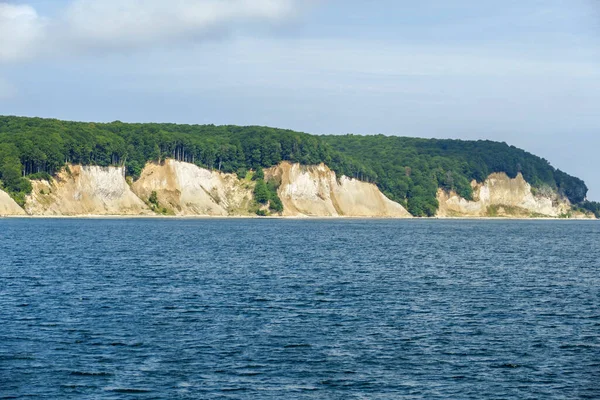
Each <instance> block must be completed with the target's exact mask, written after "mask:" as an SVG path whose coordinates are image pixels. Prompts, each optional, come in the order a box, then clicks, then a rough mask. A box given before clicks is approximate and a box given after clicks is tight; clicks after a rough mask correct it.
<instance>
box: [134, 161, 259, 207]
mask: <svg viewBox="0 0 600 400" xmlns="http://www.w3.org/2000/svg"><path fill="white" fill-rule="evenodd" d="M253 187H254V185H253V184H252V183H250V182H247V181H245V180H239V179H238V178H237V176H236V175H234V174H224V173H220V172H217V171H209V170H206V169H203V168H200V167H198V166H196V165H194V164H189V163H185V162H180V161H175V160H166V161H165V162H164V163H162V164H156V163H149V164H147V165H146V167H145V168H144V170H143V171H142V174H141V176H140V178H139V179H138V180H137V181H136V182H135V183H134V184H133V185H132V188H133V191H134V192H135V193H136V194H137V195H138V196H139V197H140V198H141V199H144V201H148V199H149V198H150V196H151V194H152V192H156V194H157V200H158V204H159V205H158V208H159V209H160V210H162V208H165V209H166V211H167V212H168V213H171V214H175V215H206V216H227V215H249V208H250V205H251V202H252V189H253Z"/></svg>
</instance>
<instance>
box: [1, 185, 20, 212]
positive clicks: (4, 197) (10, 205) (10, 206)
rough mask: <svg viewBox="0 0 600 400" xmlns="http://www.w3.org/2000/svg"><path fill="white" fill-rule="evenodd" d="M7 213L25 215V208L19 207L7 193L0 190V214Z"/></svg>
mask: <svg viewBox="0 0 600 400" xmlns="http://www.w3.org/2000/svg"><path fill="white" fill-rule="evenodd" d="M8 215H25V210H23V209H22V208H21V207H19V205H18V204H17V203H16V202H15V201H14V200H13V199H12V198H11V197H10V196H9V195H8V193H6V192H3V191H2V190H0V216H8Z"/></svg>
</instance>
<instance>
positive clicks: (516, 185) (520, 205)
mask: <svg viewBox="0 0 600 400" xmlns="http://www.w3.org/2000/svg"><path fill="white" fill-rule="evenodd" d="M471 186H472V187H473V200H472V201H469V200H466V199H464V198H462V197H460V196H459V195H457V194H456V193H454V192H450V193H448V192H445V191H443V190H441V189H440V190H438V193H437V199H438V202H439V204H440V207H439V209H438V213H437V215H438V216H439V217H560V216H566V215H571V216H573V217H583V218H585V215H584V214H581V213H572V212H571V204H570V203H569V200H567V199H566V198H563V197H561V196H559V195H558V194H556V193H554V192H551V191H547V192H546V193H543V194H542V193H537V194H534V191H532V187H531V185H530V184H529V183H527V182H526V181H525V179H524V178H523V176H522V175H521V174H519V175H517V177H516V178H514V179H511V178H509V177H508V176H507V175H506V174H504V173H495V174H492V175H490V176H489V177H488V179H487V180H486V181H485V182H484V183H482V184H478V183H477V182H475V181H473V182H472V183H471Z"/></svg>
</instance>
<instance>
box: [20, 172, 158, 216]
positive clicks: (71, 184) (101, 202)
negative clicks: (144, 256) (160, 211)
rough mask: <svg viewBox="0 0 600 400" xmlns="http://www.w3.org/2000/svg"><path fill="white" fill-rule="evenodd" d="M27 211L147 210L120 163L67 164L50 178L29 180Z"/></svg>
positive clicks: (137, 212)
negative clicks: (129, 182)
mask: <svg viewBox="0 0 600 400" xmlns="http://www.w3.org/2000/svg"><path fill="white" fill-rule="evenodd" d="M31 183H32V186H33V191H32V192H31V194H30V195H29V196H28V198H27V201H26V204H25V210H26V211H27V213H28V214H31V215H65V216H73V215H140V214H150V210H149V209H148V207H147V206H146V204H144V202H143V201H142V200H140V199H139V198H138V197H137V196H136V195H135V194H134V193H133V192H132V191H131V189H130V188H129V185H128V184H127V182H126V181H125V177H124V171H123V168H122V167H98V166H81V165H69V166H68V167H67V168H65V169H63V170H62V171H61V172H60V173H59V174H57V175H56V176H55V177H54V179H53V180H52V181H51V182H48V181H45V180H39V181H32V182H31Z"/></svg>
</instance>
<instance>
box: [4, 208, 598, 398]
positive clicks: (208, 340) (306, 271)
mask: <svg viewBox="0 0 600 400" xmlns="http://www.w3.org/2000/svg"><path fill="white" fill-rule="evenodd" d="M0 398H11V399H12V398H16V399H32V398H40V399H46V398H47V399H128V398H136V399H137V398H139V399H398V398H408V399H420V398H424V399H438V398H439V399H447V398H452V399H509V398H511V399H512V398H518V399H542V398H544V399H553V398H555V399H563V398H600V224H598V223H595V222H563V221H436V220H414V221H404V220H402V221H398V220H308V221H304V220H270V219H269V220H257V219H255V220H244V219H228V220H219V219H207V220H176V219H173V220H161V219H153V220H143V219H129V220H128V219H121V220H107V219H103V220H77V219H52V220H45V219H23V220H20V219H5V220H2V219H0Z"/></svg>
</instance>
